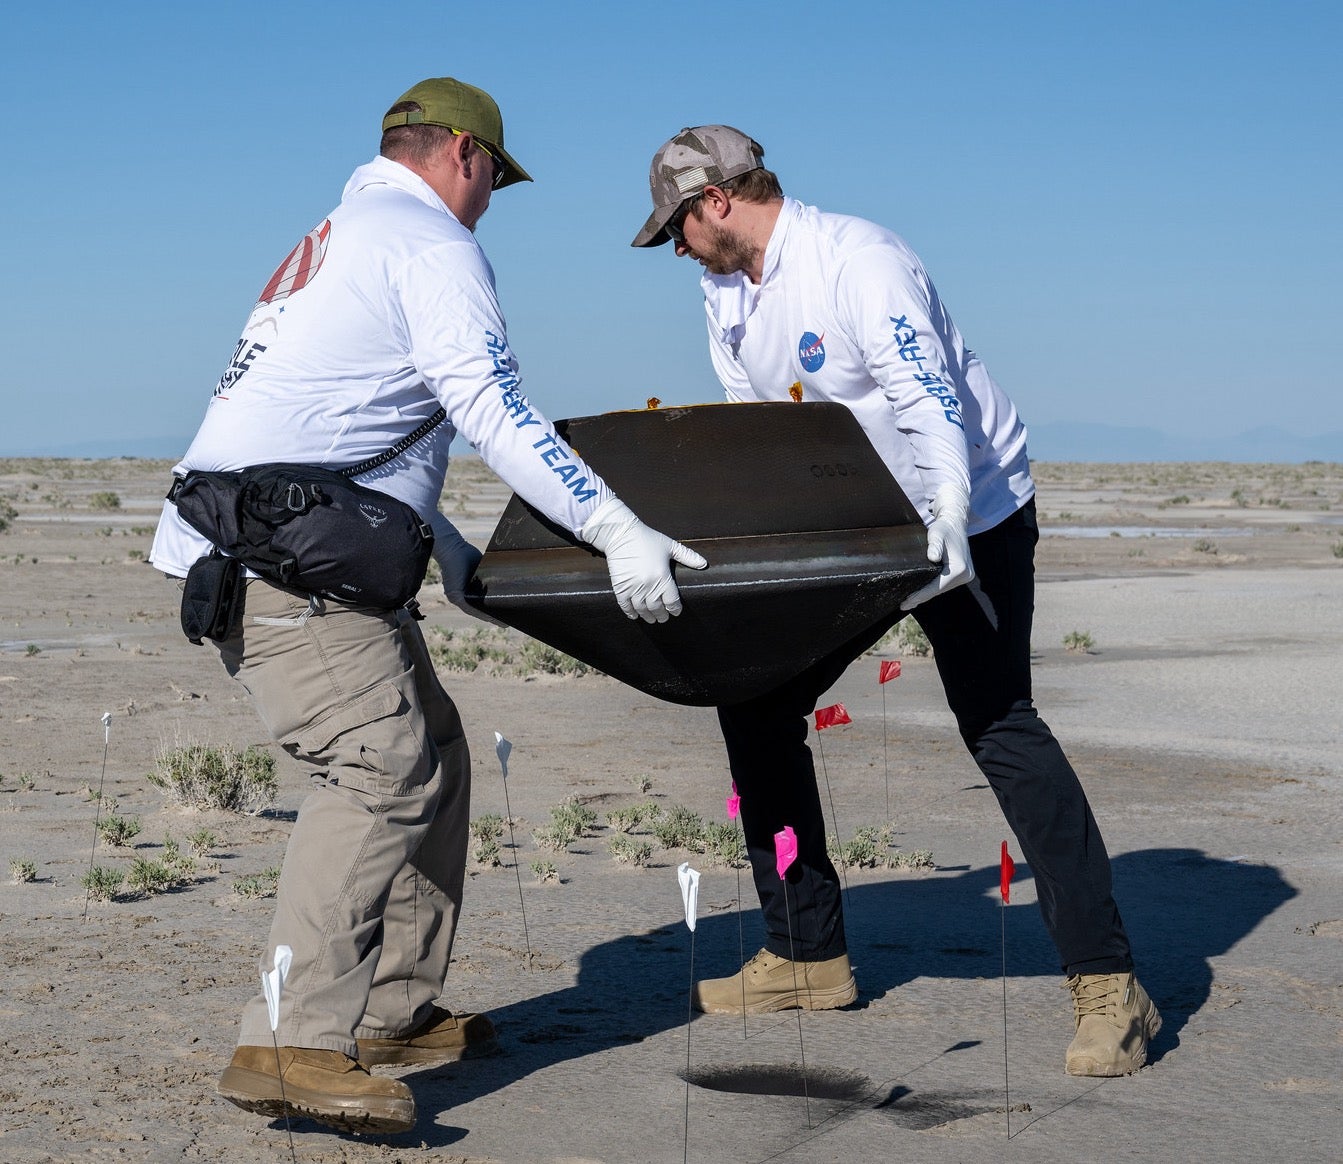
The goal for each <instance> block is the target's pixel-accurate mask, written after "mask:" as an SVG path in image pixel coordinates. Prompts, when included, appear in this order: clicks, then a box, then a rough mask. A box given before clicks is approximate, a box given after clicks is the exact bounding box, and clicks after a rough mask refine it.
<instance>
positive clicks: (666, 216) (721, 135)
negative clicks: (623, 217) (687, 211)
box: [630, 125, 765, 247]
mask: <svg viewBox="0 0 1343 1164" xmlns="http://www.w3.org/2000/svg"><path fill="white" fill-rule="evenodd" d="M764 156H765V150H764V147H762V146H761V145H760V143H759V142H757V141H755V140H754V139H752V138H750V137H748V136H747V135H746V134H744V133H742V131H741V130H739V129H733V128H732V126H730V125H697V126H694V127H693V128H688V129H683V130H681V132H680V133H678V134H677V135H676V136H675V137H673V138H671V139H670V140H669V141H665V142H663V143H662V145H661V147H660V148H659V149H658V152H657V153H655V154H654V155H653V164H652V165H651V166H650V167H649V169H648V190H649V193H651V194H652V195H653V213H652V214H650V215H649V216H648V221H647V222H645V223H644V224H643V227H642V229H641V230H640V231H639V233H638V234H636V235H635V236H634V241H633V242H632V243H630V246H632V247H660V246H661V245H662V244H663V243H665V242H668V241H669V239H670V236H669V235H668V234H667V231H666V226H667V223H668V221H670V219H671V217H672V215H673V214H675V213H676V211H677V209H678V208H679V207H680V205H681V203H682V202H684V201H685V200H686V199H687V198H693V197H694V196H695V195H696V194H698V193H699V192H700V191H701V190H703V189H704V187H705V186H721V185H722V184H723V183H724V182H726V181H729V180H730V179H732V178H735V177H737V176H738V175H740V174H745V173H747V172H748V171H749V170H758V169H760V168H761V167H762V166H763V165H764V162H763V161H762V160H761V159H762V158H764Z"/></svg>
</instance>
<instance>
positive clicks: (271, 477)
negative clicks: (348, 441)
mask: <svg viewBox="0 0 1343 1164" xmlns="http://www.w3.org/2000/svg"><path fill="white" fill-rule="evenodd" d="M168 499H169V500H170V501H172V502H173V503H174V504H176V506H177V512H178V513H179V514H181V516H182V519H183V520H184V521H185V522H186V523H187V524H188V525H190V526H191V527H192V528H193V529H194V530H196V531H197V532H198V533H200V534H202V535H203V536H204V537H207V538H209V539H210V541H212V542H213V543H214V544H215V545H216V546H218V547H219V549H220V550H222V551H223V552H224V553H225V554H227V555H228V556H229V557H231V558H237V559H239V560H240V561H241V562H242V563H243V564H244V565H246V566H247V567H248V568H249V569H251V570H253V571H254V572H255V573H257V574H259V575H260V576H261V577H263V578H267V579H269V580H271V581H272V582H277V583H279V584H280V585H281V586H286V587H288V588H290V589H292V590H298V591H301V592H303V593H305V594H318V595H321V596H322V597H324V598H330V599H333V600H334V601H336V602H343V603H347V604H349V605H351V606H369V607H375V608H377V609H380V610H394V609H396V608H397V607H401V606H406V605H407V604H408V603H410V602H411V601H412V600H413V599H414V597H415V594H416V592H417V591H418V590H419V588H420V584H421V583H422V582H423V581H424V572H425V569H426V567H427V566H428V564H429V554H430V551H431V550H432V549H433V546H434V535H433V531H432V530H431V529H430V528H429V526H428V524H427V523H426V522H424V521H422V520H421V518H420V515H419V514H418V513H416V512H415V510H414V509H412V508H411V507H410V506H409V505H407V504H406V503H405V502H404V501H399V500H397V499H396V498H395V497H391V496H389V495H388V494H386V493H380V492H378V491H377V490H376V489H369V488H366V487H365V486H363V485H358V484H356V483H355V482H353V481H351V480H350V479H349V477H348V476H346V475H345V474H344V473H341V472H338V471H336V470H333V469H325V468H323V467H322V466H320V465H287V464H268V465H253V466H251V467H250V468H246V469H236V470H232V471H227V472H224V471H220V472H203V471H200V470H192V471H191V472H189V473H187V475H186V476H185V477H181V478H178V479H176V480H175V481H174V482H173V487H172V488H171V489H170V490H169V491H168Z"/></svg>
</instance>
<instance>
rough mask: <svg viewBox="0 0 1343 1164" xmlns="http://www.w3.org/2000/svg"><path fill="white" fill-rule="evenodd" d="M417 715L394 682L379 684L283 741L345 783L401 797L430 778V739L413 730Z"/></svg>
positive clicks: (354, 787) (329, 777) (344, 785)
mask: <svg viewBox="0 0 1343 1164" xmlns="http://www.w3.org/2000/svg"><path fill="white" fill-rule="evenodd" d="M417 719H418V716H415V715H413V708H412V707H411V705H410V704H409V703H408V702H407V700H406V698H405V696H404V695H402V693H401V691H400V690H399V689H398V688H397V687H396V686H395V684H392V683H379V684H378V685H377V686H376V687H372V688H370V689H369V690H368V691H365V692H363V693H362V694H361V695H356V696H355V697H354V698H353V699H351V700H348V701H347V702H345V703H342V704H341V705H340V706H339V707H337V708H336V709H335V710H333V711H332V712H330V713H329V714H328V715H325V716H323V717H322V718H321V719H319V720H317V721H315V722H314V723H311V724H309V725H308V726H307V727H306V728H304V729H303V730H302V731H301V732H298V733H296V734H295V735H293V736H292V737H291V738H290V740H289V741H287V742H288V744H289V745H290V746H291V747H292V748H293V749H296V751H297V754H298V755H299V757H300V758H301V759H304V760H307V761H309V762H311V763H314V764H317V765H318V766H319V767H322V768H325V769H326V770H327V778H328V779H329V780H331V781H332V782H333V783H335V784H339V785H340V786H341V787H343V788H351V789H354V790H356V791H359V792H364V793H368V794H369V795H371V796H378V797H381V796H404V795H405V794H406V793H408V792H411V791H413V790H415V789H417V788H419V787H421V786H422V785H423V784H424V783H425V781H426V780H427V779H428V778H429V772H430V756H429V755H428V740H427V737H426V734H425V733H424V732H423V731H417V730H416V727H415V724H416V721H417Z"/></svg>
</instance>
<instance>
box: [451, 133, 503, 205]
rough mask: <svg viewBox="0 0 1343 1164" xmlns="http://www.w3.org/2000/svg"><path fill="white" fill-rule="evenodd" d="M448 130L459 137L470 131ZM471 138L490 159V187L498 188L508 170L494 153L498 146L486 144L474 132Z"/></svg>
mask: <svg viewBox="0 0 1343 1164" xmlns="http://www.w3.org/2000/svg"><path fill="white" fill-rule="evenodd" d="M448 132H449V133H451V134H452V136H453V137H461V136H462V134H463V133H470V130H463V129H451V128H449V130H448ZM471 140H472V141H474V142H475V143H476V148H477V149H479V150H480V152H481V153H482V154H484V155H485V156H486V157H487V158H489V159H490V165H491V166H493V167H494V177H493V178H491V179H490V189H491V190H497V189H499V187H500V186H502V185H503V182H504V175H505V174H506V173H507V172H508V171H507V167H506V166H505V165H504V163H503V162H502V161H501V160H500V159H499V158H498V157H497V156H496V155H495V153H494V151H495V150H497V149H498V148H499V147H498V146H487V145H486V144H485V143H484V142H483V141H481V140H480V138H478V137H476V136H475V134H471Z"/></svg>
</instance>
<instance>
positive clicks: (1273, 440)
mask: <svg viewBox="0 0 1343 1164" xmlns="http://www.w3.org/2000/svg"><path fill="white" fill-rule="evenodd" d="M190 443H191V438H190V437H189V436H143V437H120V438H117V437H107V438H103V439H99V440H90V441H75V442H71V443H68V444H61V445H54V446H52V447H50V448H45V449H34V448H19V447H14V446H10V447H5V446H4V445H2V444H0V457H88V458H95V459H102V458H106V457H153V458H164V459H172V460H176V459H177V458H178V457H180V456H181V455H182V453H183V452H185V451H186V447H187V445H189V444H190ZM467 451H469V450H468V447H467V446H466V444H465V443H464V442H463V441H461V440H458V441H456V442H455V443H454V445H453V453H454V455H460V454H462V453H465V452H467ZM1030 453H1031V458H1032V459H1033V460H1036V461H1270V462H1288V463H1299V462H1301V461H1343V432H1331V433H1322V434H1319V435H1316V436H1308V437H1306V436H1295V435H1293V434H1292V433H1289V432H1284V431H1283V430H1282V429H1278V428H1256V429H1251V430H1249V431H1248V432H1242V433H1238V434H1237V435H1235V436H1226V437H1182V436H1172V435H1171V434H1170V433H1164V432H1160V431H1159V430H1157V429H1154V428H1136V427H1135V428H1128V427H1124V426H1122V425H1112V424H1082V423H1075V422H1071V421H1062V422H1057V423H1052V424H1033V425H1031V426H1030Z"/></svg>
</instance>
